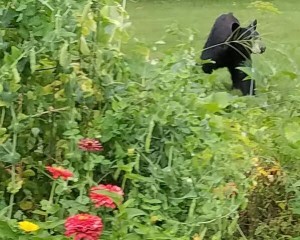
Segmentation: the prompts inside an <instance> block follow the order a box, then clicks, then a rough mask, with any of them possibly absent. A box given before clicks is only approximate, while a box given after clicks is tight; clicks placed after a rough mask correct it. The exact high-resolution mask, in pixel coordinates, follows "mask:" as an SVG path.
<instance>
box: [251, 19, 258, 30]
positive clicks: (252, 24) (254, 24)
mask: <svg viewBox="0 0 300 240" xmlns="http://www.w3.org/2000/svg"><path fill="white" fill-rule="evenodd" d="M256 25H257V20H256V19H255V20H254V21H253V23H251V24H250V27H251V28H253V30H256Z"/></svg>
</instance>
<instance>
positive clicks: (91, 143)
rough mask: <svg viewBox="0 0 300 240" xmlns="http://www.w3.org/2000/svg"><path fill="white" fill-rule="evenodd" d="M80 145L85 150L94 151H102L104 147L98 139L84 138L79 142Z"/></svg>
mask: <svg viewBox="0 0 300 240" xmlns="http://www.w3.org/2000/svg"><path fill="white" fill-rule="evenodd" d="M78 147H79V148H80V149H82V150H84V151H88V152H93V151H95V152H96V151H102V150H103V147H102V145H101V143H100V142H99V141H98V140H96V139H90V138H84V139H81V140H80V141H79V143H78Z"/></svg>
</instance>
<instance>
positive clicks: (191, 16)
mask: <svg viewBox="0 0 300 240" xmlns="http://www.w3.org/2000/svg"><path fill="white" fill-rule="evenodd" d="M271 2H272V3H273V4H274V6H275V7H277V8H278V9H279V11H280V12H281V13H280V14H276V13H273V12H270V11H260V10H258V9H254V8H249V4H250V3H251V1H248V0H245V1H229V0H222V1H221V0H214V1H213V0H177V1H171V0H165V1H162V0H160V1H159V0H140V1H129V2H128V4H127V11H128V12H129V15H130V18H131V21H132V36H134V37H135V38H138V39H140V40H142V41H143V42H146V43H149V44H153V43H154V42H156V41H158V40H161V39H162V38H163V36H164V35H165V31H166V27H167V26H169V25H171V24H176V25H178V26H179V27H180V28H182V29H186V28H191V29H193V30H194V31H195V32H196V34H195V36H194V41H193V43H192V45H193V47H194V48H195V51H196V53H197V58H198V56H199V55H200V53H201V50H202V48H203V45H204V43H205V40H206V38H207V36H208V34H209V31H210V29H211V27H212V25H213V23H214V21H215V19H216V18H217V17H218V16H219V15H220V14H222V13H228V12H233V13H234V15H235V16H236V17H237V18H238V19H239V20H240V22H241V24H242V25H243V26H247V25H248V24H249V23H250V22H251V21H253V20H254V19H257V20H258V29H257V30H258V32H259V33H260V34H261V36H262V38H263V40H264V42H265V44H266V46H267V51H266V52H265V53H264V54H262V55H253V66H254V68H255V69H257V72H258V73H259V74H260V75H261V76H262V77H261V81H258V85H259V84H262V85H263V84H265V86H266V85H268V84H271V85H274V84H275V85H283V86H284V85H286V84H287V82H286V81H283V80H282V79H281V78H272V79H271V80H263V79H266V77H268V76H272V75H273V74H274V71H275V72H278V71H282V72H291V73H292V74H294V73H299V72H300V71H299V69H300V68H299V67H298V65H299V63H300V44H299V43H300V31H299V22H300V14H299V9H300V1H298V0H289V1H280V0H274V1H271ZM163 39H164V41H165V42H166V44H165V45H163V46H160V47H159V48H158V52H160V51H163V50H164V49H168V48H169V47H172V46H174V45H176V44H177V43H182V41H183V40H182V39H179V38H178V37H177V36H172V35H168V36H167V37H165V38H163ZM184 41H186V40H184ZM125 48H127V49H135V45H134V41H130V42H129V44H128V45H127V46H126V47H125ZM156 54H157V53H156ZM154 56H155V54H154ZM216 74H217V76H218V80H217V81H220V80H221V81H224V82H227V83H228V84H229V74H228V72H227V71H226V70H225V69H222V70H219V71H217V73H216ZM263 81H270V82H269V83H267V84H266V83H263ZM289 84H290V89H293V88H294V84H298V83H297V81H295V82H293V83H291V82H290V81H289ZM262 85H261V86H262ZM263 88H264V89H265V90H263V91H267V87H263V86H262V87H261V89H263Z"/></svg>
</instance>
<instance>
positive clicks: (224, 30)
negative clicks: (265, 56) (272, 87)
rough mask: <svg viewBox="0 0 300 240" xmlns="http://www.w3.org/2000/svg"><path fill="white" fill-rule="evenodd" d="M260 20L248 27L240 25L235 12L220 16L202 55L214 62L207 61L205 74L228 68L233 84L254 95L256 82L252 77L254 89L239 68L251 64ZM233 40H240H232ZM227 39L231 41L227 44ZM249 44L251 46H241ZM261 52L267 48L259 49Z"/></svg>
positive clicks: (204, 67) (204, 65)
mask: <svg viewBox="0 0 300 240" xmlns="http://www.w3.org/2000/svg"><path fill="white" fill-rule="evenodd" d="M256 24H257V21H256V20H255V21H254V22H253V23H252V24H250V25H249V26H248V27H246V28H242V27H240V23H239V21H238V20H237V19H236V18H235V17H234V16H233V14H232V13H228V14H223V15H221V16H219V17H218V18H217V19H216V21H215V23H214V25H213V27H212V30H211V32H210V34H209V36H208V39H207V41H206V43H205V45H204V50H203V52H202V54H201V57H200V58H201V59H202V60H208V59H211V60H212V61H214V62H215V63H204V64H203V65H202V69H203V71H204V72H205V73H208V74H211V73H212V71H213V70H215V69H218V68H223V67H227V68H228V70H229V72H230V74H231V79H232V87H233V88H236V89H240V90H241V91H242V93H243V95H248V94H251V95H254V94H255V91H254V89H255V82H254V80H253V86H252V92H251V81H249V80H245V81H243V79H244V78H245V77H246V76H247V74H246V73H244V72H243V71H241V70H239V69H237V67H241V66H245V64H246V62H247V64H248V65H247V66H251V43H252V42H251V39H252V38H255V37H258V36H259V34H258V33H257V32H256V31H255V30H256ZM230 41H241V42H240V43H238V42H231V43H230ZM224 42H228V43H227V44H224ZM241 43H242V44H243V45H244V44H247V46H248V47H245V46H243V45H241ZM260 51H261V53H263V52H264V51H265V47H263V48H261V49H260Z"/></svg>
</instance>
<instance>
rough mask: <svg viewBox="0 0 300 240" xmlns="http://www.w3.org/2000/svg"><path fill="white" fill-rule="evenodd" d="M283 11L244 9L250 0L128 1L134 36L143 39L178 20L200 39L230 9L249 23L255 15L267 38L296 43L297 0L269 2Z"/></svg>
mask: <svg viewBox="0 0 300 240" xmlns="http://www.w3.org/2000/svg"><path fill="white" fill-rule="evenodd" d="M272 2H273V3H274V4H275V6H277V7H278V8H279V10H280V11H281V12H282V14H272V13H265V12H261V11H258V10H255V9H250V8H247V7H248V5H249V3H250V1H236V2H234V1H203V0H202V1H201V0H198V1H197V0H181V1H155V0H152V1H151V0H147V1H145V0H144V1H137V2H132V1H129V2H128V12H129V14H130V17H131V20H132V22H133V26H134V31H135V34H136V36H137V37H140V38H142V39H144V40H146V41H156V40H159V39H160V38H161V36H162V35H163V34H164V31H165V27H166V26H167V25H169V24H172V23H177V24H179V25H180V26H182V27H186V28H187V27H191V28H194V29H196V30H198V31H199V33H200V34H199V37H200V38H199V40H200V41H204V39H205V38H206V36H207V34H208V31H209V30H210V28H211V26H212V24H213V22H214V20H215V18H216V17H217V16H218V15H220V14H221V13H226V12H233V13H234V14H235V15H236V16H237V17H238V18H239V19H240V21H241V23H244V24H248V23H249V22H250V21H251V20H252V19H254V18H257V19H258V22H259V31H260V32H261V33H262V34H263V35H265V37H266V38H267V39H268V40H271V41H276V42H278V43H286V44H296V43H297V41H298V38H297V34H298V33H297V32H298V27H299V26H298V23H299V21H300V15H299V14H298V9H299V7H300V2H299V1H297V0H290V1H272Z"/></svg>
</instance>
